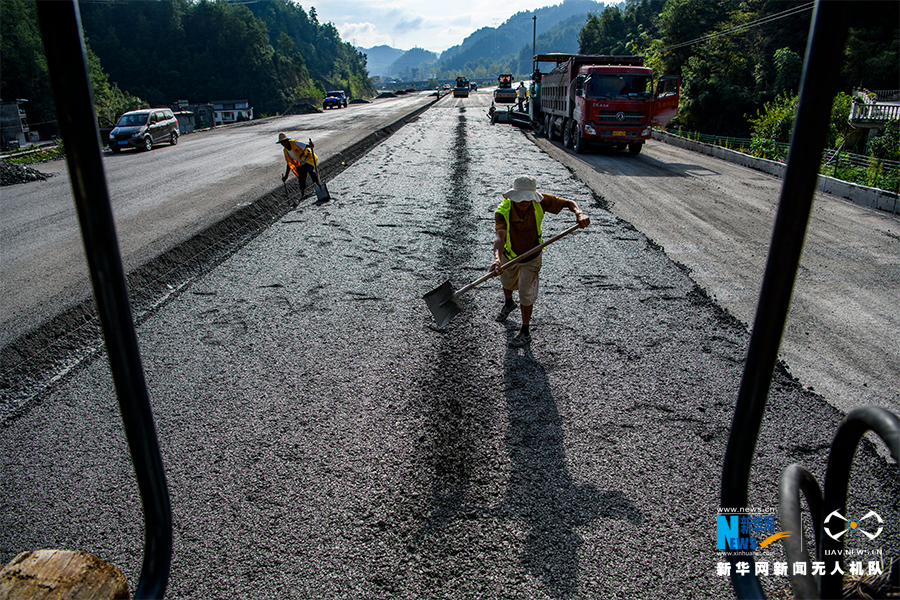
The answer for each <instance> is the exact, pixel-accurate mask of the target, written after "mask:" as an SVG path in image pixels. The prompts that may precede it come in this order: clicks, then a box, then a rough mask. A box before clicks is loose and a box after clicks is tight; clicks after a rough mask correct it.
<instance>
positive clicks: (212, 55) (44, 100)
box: [0, 0, 375, 139]
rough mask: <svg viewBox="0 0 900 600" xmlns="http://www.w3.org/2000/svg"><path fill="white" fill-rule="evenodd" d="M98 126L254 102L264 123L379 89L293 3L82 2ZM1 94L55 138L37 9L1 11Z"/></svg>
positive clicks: (353, 56)
mask: <svg viewBox="0 0 900 600" xmlns="http://www.w3.org/2000/svg"><path fill="white" fill-rule="evenodd" d="M79 8H80V10H81V16H82V26H83V29H84V36H85V46H86V48H87V57H88V64H89V71H90V75H91V80H92V82H93V86H94V101H95V105H96V113H97V118H98V121H99V123H98V125H99V126H100V127H109V126H111V125H112V124H113V123H114V122H115V120H116V119H117V118H118V116H119V115H121V114H122V113H123V112H126V111H128V110H133V109H136V108H144V107H149V106H169V105H171V104H173V103H174V102H175V101H177V100H179V99H185V100H188V101H189V102H193V103H203V102H209V101H211V100H225V99H247V100H249V102H250V105H251V106H252V107H253V108H254V111H255V112H256V114H270V115H271V114H279V113H281V112H283V111H285V110H287V109H288V108H289V107H290V106H291V105H293V104H294V103H295V102H298V101H300V100H308V101H310V102H311V103H313V104H318V103H320V102H321V100H322V98H324V96H325V92H326V91H327V90H330V89H343V90H345V91H346V92H347V93H348V94H349V96H350V97H351V98H361V97H371V96H374V95H375V88H374V87H373V86H372V83H371V81H370V80H369V77H368V72H367V71H366V61H365V56H364V55H362V54H360V53H359V52H358V51H357V50H356V49H355V48H354V47H353V46H352V45H351V44H349V43H345V42H342V41H341V39H340V35H339V34H338V31H337V29H336V28H335V27H334V25H332V24H331V23H325V24H322V23H319V21H318V17H317V15H316V11H315V9H314V8H310V9H309V11H308V12H307V11H306V10H304V9H303V7H302V6H300V5H299V4H296V3H293V2H290V1H289V0H265V1H262V2H256V3H252V4H248V5H243V4H233V3H229V2H210V1H206V0H204V1H201V2H192V1H189V0H166V1H164V2H82V3H81V4H80V6H79ZM0 93H2V97H3V98H4V99H10V98H23V99H27V101H28V102H27V104H25V105H23V108H24V109H25V110H26V112H27V114H28V119H29V125H30V127H31V128H32V129H36V130H38V131H41V132H42V135H41V137H42V138H44V139H48V138H49V137H51V135H52V133H51V132H52V131H54V130H55V118H56V117H55V111H54V108H53V98H52V94H51V91H50V83H49V80H48V78H47V66H46V61H45V60H44V53H43V43H42V41H41V35H40V30H39V27H38V25H37V17H36V11H35V5H34V1H33V0H3V1H2V2H0Z"/></svg>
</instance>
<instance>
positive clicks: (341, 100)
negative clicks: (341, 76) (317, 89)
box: [322, 90, 347, 109]
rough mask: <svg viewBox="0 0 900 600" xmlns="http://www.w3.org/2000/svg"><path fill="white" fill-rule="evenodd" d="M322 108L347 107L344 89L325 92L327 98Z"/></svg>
mask: <svg viewBox="0 0 900 600" xmlns="http://www.w3.org/2000/svg"><path fill="white" fill-rule="evenodd" d="M322 108H323V109H328V108H347V96H345V95H344V92H343V90H335V91H332V92H325V100H324V101H323V102H322Z"/></svg>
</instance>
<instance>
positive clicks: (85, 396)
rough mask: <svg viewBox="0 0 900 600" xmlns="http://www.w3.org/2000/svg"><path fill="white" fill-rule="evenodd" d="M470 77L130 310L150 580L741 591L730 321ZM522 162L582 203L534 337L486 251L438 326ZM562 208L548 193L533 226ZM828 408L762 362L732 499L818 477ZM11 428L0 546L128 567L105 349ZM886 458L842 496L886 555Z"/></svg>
mask: <svg viewBox="0 0 900 600" xmlns="http://www.w3.org/2000/svg"><path fill="white" fill-rule="evenodd" d="M486 98H487V95H486V94H484V93H478V94H474V95H473V96H471V97H470V98H468V99H453V98H449V97H448V98H445V99H443V100H441V101H440V102H439V103H438V104H437V105H436V106H434V107H433V108H431V109H429V110H428V111H427V112H425V113H424V114H422V115H421V117H419V118H418V120H416V121H415V122H414V123H411V124H409V125H407V126H405V127H403V128H402V129H401V130H400V131H398V132H397V133H396V134H394V135H393V136H392V137H390V138H389V139H387V140H386V141H385V142H383V143H382V144H381V145H379V146H377V147H376V148H375V149H374V150H372V152H370V153H369V154H368V156H367V157H366V158H365V160H362V161H360V162H358V163H356V164H354V165H353V166H351V167H350V168H348V169H347V170H345V171H344V172H343V173H341V174H340V175H339V176H337V177H335V178H334V179H332V180H331V181H329V184H328V185H329V190H330V191H331V194H332V196H333V198H334V200H333V201H331V202H328V203H314V202H311V201H310V200H306V201H304V202H303V203H301V205H300V206H299V208H298V209H297V210H295V211H292V212H290V213H288V214H286V215H285V216H284V217H283V218H281V219H280V220H279V221H278V222H277V223H275V224H274V225H272V226H271V227H269V228H267V229H266V230H265V231H263V232H262V233H260V234H259V235H257V236H256V237H255V238H254V239H253V240H252V241H250V242H249V243H248V244H246V245H245V246H244V247H243V248H241V249H240V251H238V252H236V253H234V254H232V255H230V256H229V257H228V258H226V259H225V260H223V261H222V262H221V264H219V265H218V266H217V267H216V268H215V269H213V270H211V271H208V272H206V273H204V274H202V275H200V276H198V277H196V278H194V279H193V280H192V281H191V282H190V283H189V284H187V285H186V286H185V287H184V288H183V289H182V290H181V291H180V293H177V294H172V295H171V296H169V297H168V299H167V300H166V301H165V302H164V303H163V304H161V305H159V306H157V307H156V308H155V309H153V310H151V311H148V313H147V314H146V315H145V316H144V317H143V318H142V319H141V321H140V323H139V325H138V336H139V341H140V346H141V352H142V356H143V361H144V368H145V371H146V375H147V381H148V387H149V391H150V397H151V399H152V402H153V410H154V414H155V417H156V423H157V428H158V432H159V437H160V442H161V445H162V451H163V460H164V462H165V464H166V468H167V476H168V482H169V486H170V493H171V496H172V505H173V511H174V520H175V532H174V534H175V541H174V557H173V567H172V573H171V577H170V583H169V588H168V593H167V597H169V598H251V597H285V598H411V599H412V598H479V599H481V598H528V599H536V598H603V599H606V598H627V599H634V598H726V597H731V596H732V593H731V590H730V584H729V582H728V581H727V579H726V578H724V577H722V576H717V574H716V564H717V562H718V561H719V560H721V557H720V556H719V555H717V553H716V550H715V544H716V541H715V535H716V529H715V517H716V514H717V511H718V488H719V481H720V475H721V461H722V455H723V453H724V449H725V443H726V440H727V434H728V429H729V427H730V420H731V416H732V411H733V404H734V399H735V398H736V396H737V388H738V384H739V380H740V377H741V373H742V368H743V360H744V356H745V353H746V347H747V343H748V339H749V335H748V333H747V330H746V327H745V326H744V325H743V324H742V323H741V322H740V321H739V320H738V319H736V318H735V317H733V316H732V315H730V314H729V313H728V312H726V311H725V310H723V309H722V308H721V307H720V306H719V305H718V304H717V303H716V302H714V301H713V300H712V299H711V298H710V297H709V295H708V294H707V293H706V292H704V290H703V289H702V288H701V287H700V286H698V285H697V284H696V283H695V281H694V280H693V279H691V278H690V277H689V274H688V273H687V270H686V269H685V268H684V267H682V266H681V265H679V264H676V263H675V262H673V261H672V260H671V259H670V258H669V257H667V256H666V254H665V253H664V251H663V249H662V248H661V247H660V246H659V245H658V244H657V243H655V242H653V241H651V240H650V239H648V238H647V237H646V236H645V235H644V234H643V233H641V232H640V231H639V230H638V229H636V228H635V226H633V225H632V224H631V223H629V222H628V221H626V220H623V219H622V218H620V217H618V216H617V215H615V214H613V213H611V212H609V211H608V210H607V202H605V201H604V200H603V199H602V198H600V197H599V196H597V195H595V194H594V192H592V191H591V189H590V188H588V187H587V186H586V185H585V184H584V183H582V182H581V181H580V180H579V179H578V178H576V177H575V176H574V175H573V174H572V172H571V171H570V170H569V169H567V168H566V167H565V166H564V165H562V164H560V163H559V162H557V161H555V160H552V159H551V157H549V156H548V155H547V154H546V153H545V152H544V151H543V150H542V149H541V148H540V147H539V146H537V145H535V144H534V143H533V142H532V141H531V140H530V139H529V138H528V137H527V136H526V135H524V134H523V133H522V132H520V131H519V130H517V129H515V128H513V127H510V126H505V125H496V126H491V125H490V123H489V121H488V120H487V117H486V114H485V112H486V108H487V103H488V101H487V100H486ZM645 158H646V157H645V156H643V155H641V156H639V157H636V158H635V157H628V156H625V155H623V156H622V157H621V160H623V161H635V160H638V161H639V160H645ZM520 173H531V174H534V175H536V176H537V178H538V182H539V187H540V188H541V189H543V190H546V191H550V192H552V193H555V194H557V195H560V196H563V197H567V198H571V199H574V200H576V201H577V202H579V203H580V204H581V206H582V208H584V210H585V211H586V212H587V213H588V214H589V215H590V216H591V218H592V224H591V226H590V227H589V228H588V229H586V230H584V231H579V232H577V233H575V234H573V235H570V236H568V237H567V238H565V239H564V240H562V241H560V242H559V243H558V244H555V245H553V246H551V247H549V248H548V249H547V250H546V251H545V256H544V262H543V269H542V272H541V296H540V299H539V300H538V304H537V305H536V308H535V313H534V320H533V335H534V341H533V342H532V344H531V345H530V347H526V348H525V349H520V350H514V349H509V348H508V347H507V341H508V340H509V339H510V338H511V336H512V335H513V334H514V333H515V331H516V327H517V322H518V315H517V314H516V313H513V315H512V316H511V318H510V320H509V321H508V322H506V323H498V322H496V321H495V320H494V315H495V314H496V311H497V310H498V308H499V306H500V304H501V293H500V290H499V284H498V283H496V281H491V282H488V283H486V284H484V285H482V286H481V287H479V288H476V289H475V290H473V291H472V292H470V293H468V294H466V295H465V296H464V297H463V298H462V299H461V300H460V304H461V306H462V309H463V310H462V313H461V314H460V315H459V316H457V317H456V319H455V320H454V321H453V322H452V323H451V324H450V325H449V326H448V327H447V328H446V329H445V330H438V329H436V328H435V326H434V324H433V322H432V318H431V315H430V313H429V312H428V310H427V308H426V306H425V303H424V301H423V300H422V299H421V296H422V294H424V293H425V292H427V291H429V290H431V289H433V288H435V287H437V286H438V285H440V284H441V283H443V282H444V281H445V280H448V279H449V280H450V281H451V282H452V283H453V285H454V287H456V288H459V287H461V286H462V285H464V284H465V283H468V282H469V281H471V280H474V279H476V278H477V277H479V276H480V275H481V274H483V273H484V271H485V269H486V268H487V266H488V264H489V262H490V258H491V256H490V247H491V240H492V239H493V227H492V223H493V216H492V211H493V209H494V208H495V207H496V205H497V203H498V202H499V200H500V193H501V192H502V191H504V190H506V189H508V187H509V186H510V183H511V182H512V180H513V178H514V177H515V176H516V175H518V174H520ZM572 221H573V217H572V215H571V214H569V213H565V212H564V213H563V214H561V215H559V216H553V215H548V216H547V218H546V219H545V221H544V223H545V225H544V229H545V232H546V233H545V236H549V235H552V234H554V233H558V232H560V231H562V230H563V229H564V228H565V227H566V226H568V225H569V224H570V223H571V222H572ZM101 358H102V357H101ZM841 418H842V413H841V412H840V411H839V410H837V409H836V408H834V407H833V406H831V405H830V404H829V403H828V402H826V401H825V400H823V398H822V397H821V396H819V395H817V394H815V393H813V392H811V391H809V390H807V389H805V388H804V387H803V385H801V384H800V383H799V382H797V381H796V380H794V379H792V378H791V377H790V376H789V375H788V374H787V373H786V372H784V371H782V370H779V371H778V372H777V373H776V375H775V379H774V382H773V386H772V392H771V395H770V400H769V404H768V407H767V411H766V416H765V420H764V423H763V427H762V432H761V435H760V439H759V443H758V446H757V455H756V459H755V462H754V468H753V472H752V475H751V482H750V503H751V504H752V505H754V506H773V505H775V503H776V499H777V486H778V478H779V476H780V473H781V471H782V470H783V469H784V468H785V467H786V466H787V465H788V464H790V463H793V462H799V463H802V464H804V465H805V466H807V467H808V468H809V469H810V470H811V471H812V472H813V473H814V474H815V476H816V477H817V478H819V480H820V481H821V479H822V475H823V470H824V464H825V460H826V453H827V448H828V445H829V443H830V440H831V437H832V435H833V433H834V431H835V428H836V426H837V423H838V422H839V421H840V419H841ZM0 448H2V450H0V456H2V460H3V465H2V475H0V489H2V490H3V499H2V500H3V501H2V503H0V560H3V561H7V560H9V559H10V558H12V556H14V555H15V554H16V553H17V552H19V551H20V550H22V549H33V548H40V547H62V548H78V549H82V550H86V551H89V552H92V553H94V554H96V555H98V556H100V557H101V558H104V559H106V560H109V561H111V562H113V563H114V564H116V565H118V566H119V567H120V568H121V569H122V570H123V571H124V572H125V574H126V576H127V577H128V579H129V582H130V584H131V585H132V588H133V586H134V584H135V583H136V578H137V576H138V571H139V568H140V560H141V552H142V550H141V541H142V537H141V522H142V521H141V507H140V503H139V501H138V498H137V494H136V490H135V484H134V477H133V474H132V470H131V464H130V460H129V457H128V454H127V450H126V447H125V441H124V439H123V435H122V431H121V424H120V419H119V415H118V410H117V405H116V400H115V395H114V391H113V389H112V384H111V382H110V377H109V373H108V366H107V363H106V361H105V360H102V359H98V360H91V361H85V362H84V363H82V364H81V366H80V367H78V368H77V369H75V370H74V371H73V372H71V373H70V374H68V375H67V376H65V377H63V378H62V379H61V380H60V381H59V382H57V384H55V385H54V386H52V388H51V389H50V390H49V391H48V392H47V393H46V394H43V395H42V397H41V398H40V400H39V401H38V402H35V403H32V404H31V405H30V406H29V408H28V410H25V411H22V412H21V413H19V414H18V415H17V416H16V418H14V419H12V420H10V421H8V422H7V423H6V424H5V426H3V427H2V428H0ZM898 487H900V484H898V477H897V467H896V464H894V465H889V464H887V463H886V461H885V460H884V459H883V458H881V457H880V456H879V455H878V454H877V452H876V450H875V449H874V447H873V445H872V444H870V443H869V442H868V441H864V443H863V444H862V445H861V447H860V450H859V453H858V457H857V461H856V463H855V469H854V473H853V479H852V482H851V497H850V501H849V508H850V510H852V511H861V510H863V509H867V510H875V511H877V512H878V513H879V514H880V515H881V516H882V517H884V520H885V531H884V533H883V534H882V536H881V537H880V538H879V544H878V545H879V547H880V548H881V549H882V550H883V552H884V555H885V557H888V556H896V555H897V553H898V547H897V546H898V541H897V540H898V539H900V531H898V522H900V521H898V506H897V498H898V491H900V490H898ZM758 555H759V557H760V558H762V559H764V560H772V561H775V560H783V559H784V558H783V552H782V550H781V548H780V545H778V544H773V545H772V546H769V547H768V548H767V549H765V550H763V551H761V552H759V553H758ZM763 583H764V585H765V587H766V589H767V590H769V591H770V592H775V591H777V590H781V589H784V588H785V587H786V586H787V578H785V577H780V576H769V577H764V578H763Z"/></svg>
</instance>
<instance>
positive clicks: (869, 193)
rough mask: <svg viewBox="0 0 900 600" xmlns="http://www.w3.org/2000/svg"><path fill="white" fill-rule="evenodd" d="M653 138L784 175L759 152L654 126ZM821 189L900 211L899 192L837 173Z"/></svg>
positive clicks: (781, 168)
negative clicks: (710, 142)
mask: <svg viewBox="0 0 900 600" xmlns="http://www.w3.org/2000/svg"><path fill="white" fill-rule="evenodd" d="M653 139H655V140H658V141H660V142H664V143H666V144H671V145H673V146H677V147H679V148H684V149H685V150H691V151H692V152H699V153H701V154H706V155H708V156H712V157H714V158H720V159H722V160H727V161H728V162H732V163H735V164H738V165H741V166H743V167H749V168H751V169H756V170H757V171H762V172H764V173H768V174H769V175H774V176H775V177H783V176H784V169H785V165H784V163H780V162H778V161H774V160H767V159H765V158H757V157H755V156H750V155H749V154H744V153H743V152H737V151H735V150H729V149H728V148H723V147H722V146H715V145H713V144H706V143H704V142H696V141H694V140H689V139H687V138H684V137H681V136H678V135H674V134H671V133H668V132H666V131H659V130H656V129H654V130H653ZM817 189H818V190H819V191H820V192H824V193H826V194H832V195H834V196H839V197H841V198H846V199H847V200H850V201H851V202H855V203H856V204H859V205H862V206H868V207H870V208H877V209H878V210H883V211H886V212H889V213H891V214H895V215H896V214H898V213H900V200H898V197H897V194H896V193H895V192H887V191H885V190H880V189H878V188H872V187H867V186H864V185H858V184H856V183H850V182H848V181H842V180H840V179H835V178H834V177H828V176H827V175H819V182H818V186H817Z"/></svg>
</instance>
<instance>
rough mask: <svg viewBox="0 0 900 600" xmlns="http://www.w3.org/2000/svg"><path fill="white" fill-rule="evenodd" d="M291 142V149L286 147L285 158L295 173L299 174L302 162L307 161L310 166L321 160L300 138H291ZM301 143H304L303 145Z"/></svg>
mask: <svg viewBox="0 0 900 600" xmlns="http://www.w3.org/2000/svg"><path fill="white" fill-rule="evenodd" d="M290 142H291V149H290V150H288V149H287V148H285V149H284V159H285V160H286V161H287V164H288V166H289V167H290V168H291V171H293V172H294V174H295V175H297V174H299V171H300V165H301V163H304V162H305V163H307V164H308V165H310V166H315V165H316V161H318V160H319V157H318V156H316V155H315V153H314V152H313V151H312V150H310V149H309V146H307V145H306V144H303V142H299V141H298V140H290ZM300 144H303V145H302V146H301V145H300Z"/></svg>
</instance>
